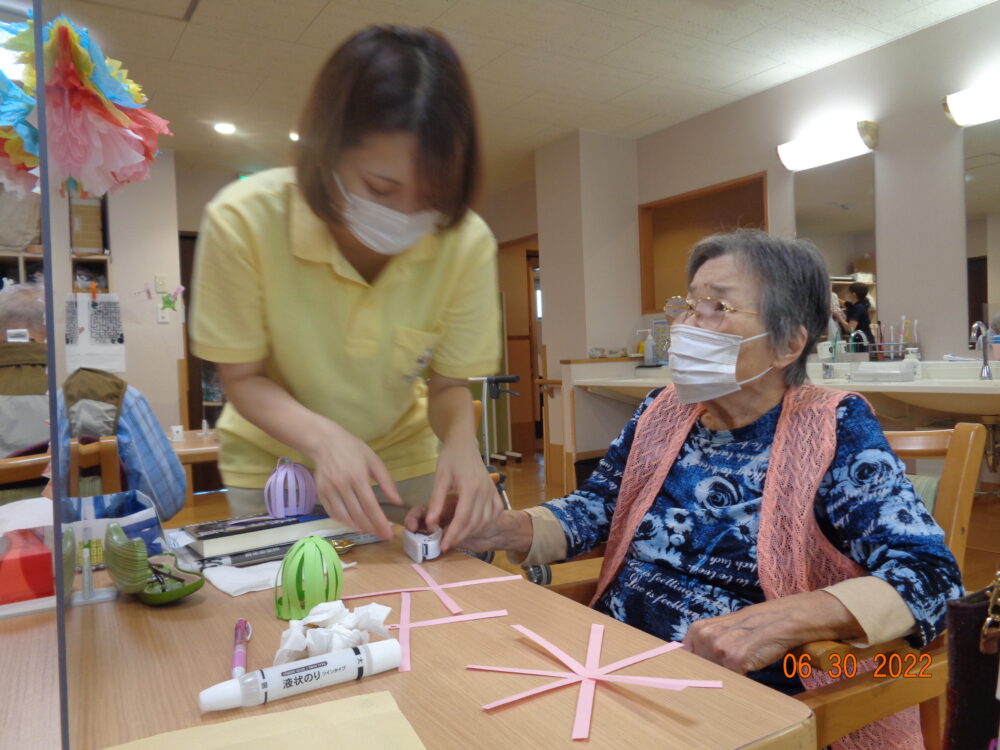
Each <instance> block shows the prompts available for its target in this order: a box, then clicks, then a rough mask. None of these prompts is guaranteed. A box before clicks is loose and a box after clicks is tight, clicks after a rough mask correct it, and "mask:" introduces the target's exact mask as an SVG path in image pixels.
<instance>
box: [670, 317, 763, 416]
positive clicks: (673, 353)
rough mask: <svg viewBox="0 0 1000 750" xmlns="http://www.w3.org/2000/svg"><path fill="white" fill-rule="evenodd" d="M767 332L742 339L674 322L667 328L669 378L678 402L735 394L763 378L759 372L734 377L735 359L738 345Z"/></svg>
mask: <svg viewBox="0 0 1000 750" xmlns="http://www.w3.org/2000/svg"><path fill="white" fill-rule="evenodd" d="M764 336H767V333H759V334H757V335H756V336H750V337H749V338H743V337H742V336H737V335H736V334H733V333H721V332H719V331H709V330H706V329H704V328H698V327H697V326H687V325H683V324H675V325H672V326H671V327H670V349H669V351H668V356H669V358H670V360H669V364H670V377H671V379H672V380H673V383H674V388H675V389H676V391H677V398H678V399H679V400H680V402H681V403H682V404H695V403H698V402H700V401H711V400H712V399H715V398H721V397H722V396H727V395H729V394H730V393H735V392H736V391H738V390H739V389H740V388H741V387H742V386H744V385H746V384H747V383H752V382H753V381H755V380H757V379H759V378H762V377H764V376H765V375H766V374H767V373H769V372H770V371H771V369H772V368H770V367H768V368H767V369H766V370H764V371H763V372H760V373H758V374H757V375H754V376H753V377H752V378H747V379H746V380H737V379H736V360H738V359H739V356H740V347H741V346H743V344H745V343H746V342H748V341H754V340H755V339H759V338H763V337H764Z"/></svg>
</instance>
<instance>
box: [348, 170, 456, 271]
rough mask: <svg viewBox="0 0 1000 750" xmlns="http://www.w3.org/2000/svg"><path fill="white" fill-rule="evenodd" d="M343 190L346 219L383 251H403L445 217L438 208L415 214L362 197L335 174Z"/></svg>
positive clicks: (360, 235) (365, 242) (368, 242)
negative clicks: (347, 187) (347, 188)
mask: <svg viewBox="0 0 1000 750" xmlns="http://www.w3.org/2000/svg"><path fill="white" fill-rule="evenodd" d="M333 179H334V180H336V182H337V187H339V188H340V192H341V194H342V195H343V196H344V207H343V210H342V211H341V214H342V216H343V218H344V223H345V224H347V228H348V229H350V230H351V234H353V235H354V236H355V237H357V238H358V239H359V240H360V241H361V243H362V244H363V245H365V247H370V248H371V249H372V250H374V251H375V252H376V253H380V254H382V255H399V254H400V253H401V252H403V251H404V250H406V249H407V248H409V247H412V246H413V245H414V244H415V243H416V242H417V240H419V239H420V238H421V237H423V236H424V235H425V234H427V233H429V232H432V231H434V228H435V227H436V226H437V223H438V222H439V221H440V220H441V214H440V213H439V212H437V211H418V212H417V213H415V214H404V213H403V212H401V211H395V210H393V209H391V208H387V207H386V206H383V205H381V204H379V203H375V202H374V201H370V200H367V199H365V198H362V197H361V196H360V195H355V194H354V193H348V192H347V191H346V190H345V189H344V185H343V184H342V183H341V181H340V177H339V176H337V175H336V174H334V176H333Z"/></svg>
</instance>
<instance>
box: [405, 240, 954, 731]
mask: <svg viewBox="0 0 1000 750" xmlns="http://www.w3.org/2000/svg"><path fill="white" fill-rule="evenodd" d="M687 275H688V282H689V284H688V295H687V298H686V299H678V300H672V301H671V303H668V304H673V305H678V304H679V306H680V309H679V310H678V312H679V315H678V316H677V317H676V318H675V319H674V323H673V326H672V328H671V343H670V370H671V376H672V380H673V383H674V384H673V385H672V386H669V387H667V388H662V389H659V390H655V391H653V392H652V393H650V394H649V395H648V396H647V398H646V400H645V401H644V402H643V404H642V405H641V406H640V407H639V409H638V410H637V411H636V413H635V415H634V416H633V417H632V419H631V421H629V423H628V424H627V425H626V426H625V429H624V430H622V432H621V435H619V437H618V438H617V439H616V440H615V441H614V442H613V443H612V444H611V446H610V448H609V449H608V451H607V454H606V455H605V457H604V458H603V459H602V460H601V462H600V464H599V466H598V468H597V470H596V471H595V472H594V473H593V475H592V476H591V477H590V478H589V479H588V480H587V481H586V482H584V483H583V485H582V486H581V487H580V488H579V489H578V490H577V491H575V492H573V493H572V494H570V495H567V496H566V497H563V498H560V499H558V500H552V501H551V502H547V503H545V504H543V505H541V506H538V507H536V508H532V509H530V510H527V511H505V512H504V513H502V514H501V515H500V516H498V517H497V519H496V520H495V521H494V522H493V523H492V524H491V525H489V526H488V527H486V528H484V529H482V530H481V531H480V532H479V533H478V534H477V536H476V537H475V538H472V539H467V540H465V541H464V542H462V546H463V547H467V548H469V549H473V550H479V551H482V550H486V549H504V550H508V552H510V553H513V555H512V557H515V558H517V557H518V556H525V559H524V560H523V561H524V562H525V563H528V564H541V563H546V562H551V561H556V560H565V559H569V558H573V557H576V556H577V555H580V554H581V553H584V552H586V551H588V550H590V549H592V548H593V547H595V546H596V545H598V544H601V543H602V542H607V551H606V553H605V558H604V564H603V567H602V570H601V575H600V581H599V585H598V593H597V595H596V597H595V599H594V601H593V606H594V607H595V608H596V609H598V610H599V611H601V612H604V613H606V614H608V615H610V616H612V617H614V618H616V619H618V620H622V621H624V622H627V623H629V624H631V625H634V626H635V627H638V628H641V629H642V630H645V631H647V632H649V633H652V634H653V635H656V636H659V637H660V638H664V639H667V640H676V641H683V642H684V643H685V644H686V646H687V647H689V648H690V649H691V650H692V651H694V652H695V653H696V654H699V655H701V656H703V657H705V658H707V659H711V660H712V661H715V662H718V663H720V664H722V665H724V666H726V667H729V668H730V669H733V670H735V671H737V672H741V673H746V674H748V676H750V677H752V678H754V679H756V680H758V681H760V682H763V683H765V684H768V685H770V686H772V687H775V688H777V689H779V690H783V691H784V692H789V693H793V692H797V691H800V690H802V685H801V683H800V682H799V680H798V679H797V678H792V679H789V678H787V677H785V676H784V674H783V671H782V668H781V657H782V656H783V655H784V654H785V653H786V652H787V651H788V650H789V649H790V648H794V647H795V646H798V645H801V644H803V643H807V642H809V641H814V640H819V639H838V640H851V641H855V642H863V641H867V642H868V643H870V644H872V645H875V644H878V643H882V642H885V641H888V640H890V639H893V638H897V637H900V636H904V635H905V636H906V637H907V639H908V640H909V641H910V643H911V644H912V645H914V646H922V645H924V644H926V643H928V642H929V641H930V640H932V639H933V638H934V637H935V636H936V635H937V634H938V633H939V632H940V631H941V630H942V628H943V626H944V617H945V601H946V600H947V599H950V598H954V597H957V596H959V595H960V594H961V593H962V586H961V579H960V574H959V571H958V568H957V565H956V563H955V559H954V558H953V556H952V555H951V553H950V552H949V550H948V548H947V546H946V545H945V543H944V536H943V532H942V530H941V529H940V528H939V527H938V526H937V525H936V524H935V522H934V520H933V518H931V516H930V515H929V514H928V513H927V511H926V510H925V508H924V505H923V504H922V502H921V500H920V498H919V497H917V496H916V495H915V494H914V491H913V488H912V486H911V485H910V482H909V481H908V480H907V479H906V477H905V476H904V473H903V472H904V467H903V464H902V462H901V461H900V460H899V459H898V458H897V457H896V456H895V455H894V454H893V453H892V450H891V449H890V448H889V445H888V443H887V442H886V439H885V436H884V435H883V433H882V430H881V428H880V427H879V423H878V422H877V421H876V418H875V416H874V415H873V414H872V411H871V409H870V407H869V405H868V404H867V402H865V401H864V400H863V399H862V398H861V397H859V396H857V395H852V394H849V393H844V392H837V391H832V390H828V389H824V388H819V387H816V386H812V385H808V384H805V380H806V357H807V354H808V353H809V352H810V351H812V349H813V346H814V344H815V342H816V340H817V338H818V337H819V336H820V334H822V333H823V332H824V331H825V329H826V322H827V318H828V317H829V314H830V286H829V277H828V275H827V270H826V266H825V264H824V261H823V259H822V256H821V255H820V254H819V252H818V251H817V250H816V248H815V247H814V246H812V245H811V244H809V243H807V242H803V241H783V240H779V239H776V238H773V237H770V236H769V235H767V234H765V233H763V232H738V233H735V234H728V235H717V236H714V237H709V238H707V239H705V240H703V241H701V242H699V243H698V244H697V245H696V246H695V247H694V248H693V250H692V251H691V255H690V258H689V261H688V271H687ZM419 520H420V517H419V513H417V514H412V515H411V518H410V519H408V525H409V526H410V527H411V528H415V527H416V524H417V523H418V522H419ZM910 728H912V726H911V727H910ZM884 736H885V735H883V737H884ZM871 746H872V747H875V746H877V747H890V746H891V747H908V746H911V745H908V744H896V743H895V742H893V744H891V745H890V744H878V743H876V744H874V745H871ZM913 746H917V745H913ZM919 746H920V747H922V745H919Z"/></svg>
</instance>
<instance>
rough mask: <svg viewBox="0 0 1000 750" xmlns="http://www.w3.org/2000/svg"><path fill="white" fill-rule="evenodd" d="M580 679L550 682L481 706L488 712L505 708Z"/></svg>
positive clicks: (574, 676) (570, 678) (573, 678)
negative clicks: (501, 707)
mask: <svg viewBox="0 0 1000 750" xmlns="http://www.w3.org/2000/svg"><path fill="white" fill-rule="evenodd" d="M579 681H580V678H579V677H577V676H576V675H573V676H572V677H567V678H566V679H565V680H556V681H555V682H550V683H548V684H545V685H542V686H541V687H537V688H534V689H533V690H525V691H524V692H523V693H518V694H517V695H512V696H510V697H509V698H501V699H500V700H498V701H493V702H492V703H487V704H486V705H485V706H483V709H484V710H486V711H489V710H491V709H494V708H499V707H500V706H506V705H507V704H508V703H513V702H514V701H519V700H523V699H525V698H530V697H531V696H533V695H538V694H539V693H544V692H546V691H547V690H556V689H558V688H561V687H565V686H566V685H572V684H573V683H574V682H579Z"/></svg>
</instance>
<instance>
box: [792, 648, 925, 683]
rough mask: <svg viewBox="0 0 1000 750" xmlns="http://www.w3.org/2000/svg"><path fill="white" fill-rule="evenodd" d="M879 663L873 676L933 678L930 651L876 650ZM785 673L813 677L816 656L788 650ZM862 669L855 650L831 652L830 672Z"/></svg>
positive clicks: (847, 674)
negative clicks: (890, 651)
mask: <svg viewBox="0 0 1000 750" xmlns="http://www.w3.org/2000/svg"><path fill="white" fill-rule="evenodd" d="M870 660H871V661H872V662H874V663H875V668H874V669H872V670H871V675H872V677H874V678H876V679H878V678H884V679H890V678H891V679H897V678H900V677H904V678H916V679H919V678H930V677H932V674H931V673H930V672H929V671H928V668H929V667H930V666H931V655H930V654H915V653H908V654H875V655H874V656H872V657H870ZM781 669H782V672H783V673H784V675H785V677H799V678H803V677H809V676H810V675H811V674H812V673H813V665H812V657H810V656H809V654H801V655H799V656H796V655H795V654H785V658H784V660H783V661H782V662H781ZM857 673H858V659H857V657H856V656H855V655H854V654H831V656H830V668H829V669H827V670H826V674H827V675H828V676H829V677H832V678H833V679H835V680H838V679H840V678H841V677H846V678H847V679H850V678H852V677H854V675H856V674H857Z"/></svg>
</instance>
